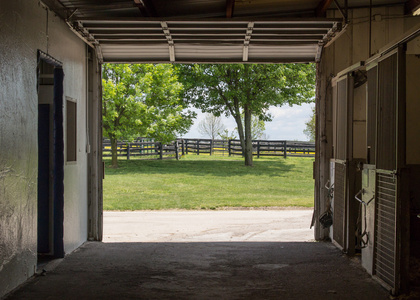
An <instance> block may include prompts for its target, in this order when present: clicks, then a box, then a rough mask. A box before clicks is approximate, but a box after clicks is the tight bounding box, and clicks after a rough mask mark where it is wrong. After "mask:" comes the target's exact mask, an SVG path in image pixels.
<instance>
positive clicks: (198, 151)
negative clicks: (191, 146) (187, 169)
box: [197, 140, 200, 155]
mask: <svg viewBox="0 0 420 300" xmlns="http://www.w3.org/2000/svg"><path fill="white" fill-rule="evenodd" d="M197 155H200V140H197Z"/></svg>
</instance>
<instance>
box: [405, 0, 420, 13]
mask: <svg viewBox="0 0 420 300" xmlns="http://www.w3.org/2000/svg"><path fill="white" fill-rule="evenodd" d="M418 10H420V0H409V1H407V2H406V3H405V14H406V15H411V14H413V13H414V12H416V11H418ZM416 13H417V14H418V13H420V11H419V12H416Z"/></svg>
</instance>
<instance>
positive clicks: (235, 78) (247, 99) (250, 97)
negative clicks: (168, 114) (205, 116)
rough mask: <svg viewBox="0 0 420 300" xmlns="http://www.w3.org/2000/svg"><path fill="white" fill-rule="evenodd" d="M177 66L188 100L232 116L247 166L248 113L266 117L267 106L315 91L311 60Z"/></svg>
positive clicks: (301, 100)
mask: <svg viewBox="0 0 420 300" xmlns="http://www.w3.org/2000/svg"><path fill="white" fill-rule="evenodd" d="M178 68H179V70H180V79H181V82H182V83H183V84H184V98H185V100H186V102H187V103H188V104H192V105H193V106H195V107H196V108H200V109H202V110H203V111H205V112H210V113H213V114H214V115H216V116H220V115H221V114H224V115H226V116H230V115H231V116H233V118H234V119H235V122H236V124H237V128H238V134H239V139H240V141H241V145H242V149H243V155H244V157H245V165H247V166H252V133H251V123H252V122H251V116H252V115H254V116H257V117H258V118H259V119H260V120H262V121H270V120H271V116H270V115H269V114H267V111H268V108H269V106H271V105H277V106H281V105H284V104H286V103H287V104H289V105H293V104H301V103H308V102H312V101H313V97H314V94H315V66H314V65H313V64H282V65H274V64H219V65H212V64H203V65H197V64H195V65H180V66H179V67H178ZM242 114H243V115H244V121H242V117H241V115H242Z"/></svg>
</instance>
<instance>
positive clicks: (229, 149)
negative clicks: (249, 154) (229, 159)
mask: <svg viewBox="0 0 420 300" xmlns="http://www.w3.org/2000/svg"><path fill="white" fill-rule="evenodd" d="M231 142H232V140H228V152H229V156H231V155H232V152H231Z"/></svg>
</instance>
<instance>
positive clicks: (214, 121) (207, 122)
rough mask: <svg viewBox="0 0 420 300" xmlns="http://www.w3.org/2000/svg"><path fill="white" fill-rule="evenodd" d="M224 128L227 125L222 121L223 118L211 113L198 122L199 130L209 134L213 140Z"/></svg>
mask: <svg viewBox="0 0 420 300" xmlns="http://www.w3.org/2000/svg"><path fill="white" fill-rule="evenodd" d="M224 129H225V125H223V123H222V118H220V117H216V116H215V115H213V114H209V113H208V114H206V116H205V117H204V119H203V120H201V121H200V123H198V132H200V133H201V134H202V135H206V136H209V137H210V138H211V139H212V140H214V138H215V137H217V136H218V135H220V133H222V131H223V130H224Z"/></svg>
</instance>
